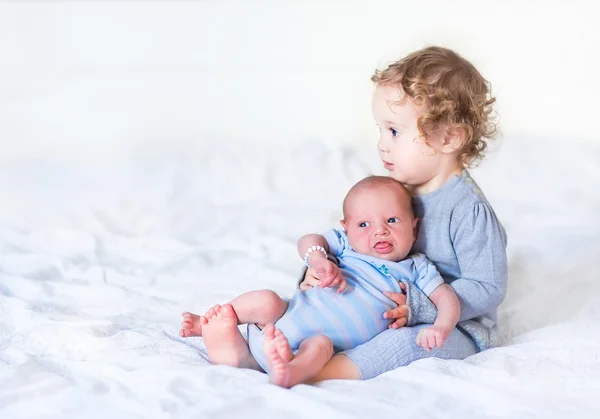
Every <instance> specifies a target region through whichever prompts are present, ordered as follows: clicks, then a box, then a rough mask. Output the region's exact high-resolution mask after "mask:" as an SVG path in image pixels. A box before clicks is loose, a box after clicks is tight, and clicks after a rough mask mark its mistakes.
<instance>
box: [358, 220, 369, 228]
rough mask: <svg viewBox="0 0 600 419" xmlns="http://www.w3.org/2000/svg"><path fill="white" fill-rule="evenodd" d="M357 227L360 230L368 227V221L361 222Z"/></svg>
mask: <svg viewBox="0 0 600 419" xmlns="http://www.w3.org/2000/svg"><path fill="white" fill-rule="evenodd" d="M358 226H359V227H360V228H365V227H369V222H368V221H363V222H361V223H359V224H358Z"/></svg>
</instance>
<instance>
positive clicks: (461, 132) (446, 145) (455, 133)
mask: <svg viewBox="0 0 600 419" xmlns="http://www.w3.org/2000/svg"><path fill="white" fill-rule="evenodd" d="M466 138H467V132H466V130H465V129H464V128H463V127H459V126H456V125H453V126H449V127H446V129H445V132H444V138H443V142H442V147H441V148H440V151H441V152H442V153H454V152H455V151H458V150H460V149H461V148H462V146H463V145H464V143H465V139H466Z"/></svg>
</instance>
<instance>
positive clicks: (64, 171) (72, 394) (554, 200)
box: [0, 139, 600, 419]
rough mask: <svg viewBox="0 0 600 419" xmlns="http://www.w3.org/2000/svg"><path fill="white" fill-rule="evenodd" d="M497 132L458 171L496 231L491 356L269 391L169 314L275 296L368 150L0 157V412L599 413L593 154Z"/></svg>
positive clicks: (367, 165)
mask: <svg viewBox="0 0 600 419" xmlns="http://www.w3.org/2000/svg"><path fill="white" fill-rule="evenodd" d="M565 144H566V143H564V142H561V143H552V142H547V141H539V142H537V141H526V140H523V139H506V140H505V141H504V144H503V145H502V147H500V148H499V149H498V150H496V151H494V152H492V153H491V154H490V158H489V159H488V161H487V162H486V163H484V164H483V165H482V167H481V168H480V169H477V170H475V171H474V172H473V175H474V177H475V179H476V180H477V181H478V182H479V183H480V186H482V188H483V190H484V191H485V193H486V195H487V196H488V198H489V200H490V201H491V202H492V204H493V205H494V207H495V209H496V211H497V213H498V215H499V216H500V218H501V220H502V222H503V223H504V225H505V227H506V229H507V232H508V235H509V249H508V250H509V262H510V285H509V295H508V297H507V299H506V301H505V302H504V304H503V305H502V306H501V320H502V323H503V346H502V347H499V348H496V349H493V350H489V351H487V352H484V353H481V354H478V355H476V356H473V357H471V358H469V359H466V360H464V361H440V360H435V359H427V360H422V361H418V362H415V363H414V364H412V365H410V366H409V367H406V368H401V369H398V370H395V371H391V372H389V373H387V374H385V375H383V376H381V377H379V378H377V379H374V380H370V381H365V382H345V381H332V382H327V383H323V384H320V385H319V386H316V387H311V386H304V385H301V386H297V387H295V388H293V389H292V390H284V389H281V388H278V387H275V386H272V385H269V384H268V383H267V377H266V376H265V375H263V374H260V373H258V372H254V371H248V370H236V369H233V368H228V367H219V366H210V365H209V364H208V362H207V360H206V359H207V357H206V353H205V352H204V351H203V345H202V340H201V339H200V338H191V339H186V340H184V339H180V338H179V337H178V335H177V333H178V329H179V325H180V313H181V312H182V311H184V310H192V311H196V312H203V311H204V310H205V309H206V308H208V307H209V306H210V305H212V304H215V303H223V302H226V301H227V300H229V299H230V298H232V297H233V296H235V295H237V294H239V293H241V292H244V291H247V290H250V289H257V288H271V289H274V290H276V291H277V292H279V293H281V294H283V295H291V294H292V293H293V292H294V289H295V286H296V278H297V274H298V272H299V269H300V267H301V264H302V261H301V260H300V258H299V257H298V255H297V253H296V249H295V244H296V240H297V238H298V237H299V235H301V234H304V233H307V232H319V231H322V230H324V229H326V228H328V227H332V226H337V220H338V219H339V215H340V212H341V201H342V198H343V196H344V194H345V193H346V191H347V189H348V187H349V186H350V185H351V184H353V183H354V182H355V181H356V180H358V179H359V178H361V177H363V176H364V175H366V174H369V173H373V172H377V173H381V170H380V167H379V163H378V162H377V158H376V155H375V147H374V145H373V144H365V145H364V146H361V147H342V146H339V145H337V146H331V145H327V144H326V143H321V142H305V143H302V144H298V145H285V146H284V145H266V144H265V145H260V144H258V145H257V144H249V143H240V144H230V145H228V146H221V145H219V143H218V142H215V143H214V144H213V145H212V146H206V145H205V146H203V147H196V148H193V147H190V149H189V150H187V152H185V153H177V152H168V151H165V152H163V153H162V154H161V155H160V156H159V155H155V156H152V155H150V154H145V155H142V154H140V155H139V156H137V157H136V158H120V159H104V160H101V161H100V162H99V163H98V162H97V163H94V164H90V163H89V162H81V163H79V164H75V163H59V162H54V163H53V162H47V161H46V162H43V161H23V160H22V161H18V162H14V163H10V164H9V163H2V165H1V166H0V197H1V201H0V417H1V418H2V419H16V418H34V417H39V418H79V417H81V418H110V419H117V418H172V417H177V418H200V417H206V418H213V417H214V418H219V419H224V418H233V417H257V418H268V417H286V418H288V419H293V418H303V417H307V418H313V419H314V418H315V417H336V418H346V417H347V418H365V417H390V418H403V419H407V418H413V417H414V418H422V417H428V418H434V417H435V418H487V417H490V418H492V417H493V418H497V417H506V418H529V417H539V418H554V417H556V418H563V417H565V416H568V417H580V418H582V417H586V418H587V417H589V418H591V417H600V406H599V404H600V399H599V397H598V396H599V395H600V355H599V354H600V326H599V324H600V302H599V301H598V297H599V296H600V281H599V280H598V279H599V275H600V274H599V272H600V240H598V237H600V187H599V186H598V185H599V184H600V165H599V162H600V148H599V147H597V146H592V145H586V144H579V145H578V144H574V143H573V142H571V143H569V146H568V148H567V147H565Z"/></svg>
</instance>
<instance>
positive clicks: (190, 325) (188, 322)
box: [179, 311, 208, 338]
mask: <svg viewBox="0 0 600 419" xmlns="http://www.w3.org/2000/svg"><path fill="white" fill-rule="evenodd" d="M181 315H182V316H183V320H182V321H181V330H180V331H179V336H181V337H182V338H189V337H192V336H202V327H203V326H205V325H206V324H207V323H208V320H207V318H206V317H205V316H199V315H197V314H194V313H189V312H187V311H185V312H183V313H181Z"/></svg>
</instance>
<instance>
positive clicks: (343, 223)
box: [340, 220, 348, 233]
mask: <svg viewBox="0 0 600 419" xmlns="http://www.w3.org/2000/svg"><path fill="white" fill-rule="evenodd" d="M340 224H341V225H342V227H343V229H344V231H345V232H346V233H347V232H348V228H347V225H348V223H346V220H340Z"/></svg>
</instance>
